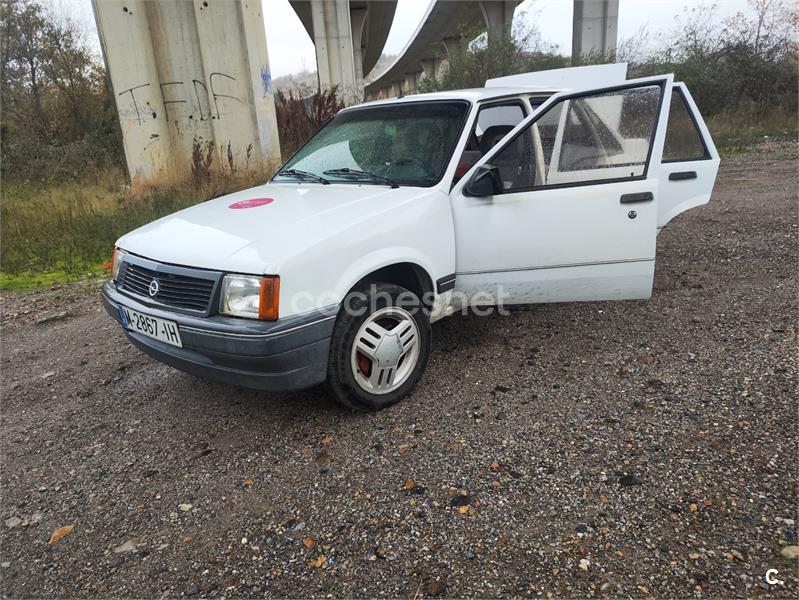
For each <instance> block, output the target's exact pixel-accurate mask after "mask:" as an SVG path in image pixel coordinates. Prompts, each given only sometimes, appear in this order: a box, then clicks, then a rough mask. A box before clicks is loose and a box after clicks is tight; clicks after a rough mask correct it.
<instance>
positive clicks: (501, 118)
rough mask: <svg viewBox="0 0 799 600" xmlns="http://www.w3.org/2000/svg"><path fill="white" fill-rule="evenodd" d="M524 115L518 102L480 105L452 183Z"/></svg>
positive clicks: (506, 133)
mask: <svg viewBox="0 0 799 600" xmlns="http://www.w3.org/2000/svg"><path fill="white" fill-rule="evenodd" d="M524 117H525V114H524V109H523V108H522V106H521V104H519V103H518V102H515V103H512V104H502V105H494V106H484V107H482V108H481V109H480V112H479V113H477V120H476V121H475V124H474V127H473V128H472V132H471V134H470V135H469V140H468V142H467V143H466V148H465V149H464V151H463V154H461V158H460V160H459V161H458V166H457V168H456V169H455V178H454V180H453V183H455V182H456V181H458V180H459V179H460V178H461V177H463V175H464V174H465V173H466V171H468V170H469V169H471V168H472V167H473V166H474V165H475V163H476V162H477V161H478V160H480V159H481V158H482V157H483V156H485V155H486V153H488V151H489V150H491V149H492V148H493V147H494V146H496V145H497V143H498V142H499V141H500V140H501V139H502V138H504V137H505V136H506V135H508V133H509V132H510V131H511V129H513V128H514V127H516V125H518V124H519V123H521V122H522V121H523V120H524Z"/></svg>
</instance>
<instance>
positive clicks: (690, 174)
mask: <svg viewBox="0 0 799 600" xmlns="http://www.w3.org/2000/svg"><path fill="white" fill-rule="evenodd" d="M686 179H696V171H676V172H674V173H669V181H685V180H686Z"/></svg>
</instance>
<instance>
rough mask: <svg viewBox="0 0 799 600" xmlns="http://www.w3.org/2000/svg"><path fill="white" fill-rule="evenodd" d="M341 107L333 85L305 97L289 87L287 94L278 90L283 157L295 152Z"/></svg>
mask: <svg viewBox="0 0 799 600" xmlns="http://www.w3.org/2000/svg"><path fill="white" fill-rule="evenodd" d="M342 108H344V103H343V102H341V101H340V100H339V99H338V96H337V93H336V88H332V89H330V90H325V91H322V92H319V93H316V94H314V95H312V96H309V97H307V98H301V97H300V96H295V95H294V92H293V91H291V90H289V93H288V94H286V93H284V92H283V90H278V91H277V94H275V113H276V115H277V128H278V132H279V133H280V152H281V154H282V155H283V158H284V159H287V158H288V157H289V156H291V155H292V154H294V152H296V151H297V149H298V148H299V147H300V146H302V145H303V144H304V143H305V142H306V141H308V139H309V138H310V137H311V136H312V135H313V134H314V133H316V131H317V130H318V129H319V128H320V127H321V126H322V125H324V124H325V123H326V122H327V121H328V120H329V119H331V118H332V117H333V116H334V115H335V114H336V113H337V112H338V111H340V110H341V109H342Z"/></svg>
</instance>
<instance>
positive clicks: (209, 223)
mask: <svg viewBox="0 0 799 600" xmlns="http://www.w3.org/2000/svg"><path fill="white" fill-rule="evenodd" d="M718 165H719V157H718V153H717V152H716V149H715V147H714V145H713V141H712V140H711V138H710V135H709V134H708V130H707V127H706V126H705V123H704V121H703V120H702V117H701V116H700V114H699V112H698V110H697V108H696V105H695V103H694V101H693V100H692V99H691V95H690V94H689V92H688V90H687V89H686V87H685V85H683V84H682V83H677V82H674V81H673V77H672V76H671V75H663V76H657V77H648V78H644V79H635V80H626V67H625V66H624V65H606V66H600V67H578V68H573V69H561V70H557V71H548V72H541V73H533V74H524V75H516V76H511V77H505V78H501V79H495V80H490V81H488V82H486V86H485V87H484V88H482V89H471V90H459V91H452V92H442V93H433V94H420V95H414V96H408V97H405V98H401V99H392V100H382V101H376V102H369V103H365V104H361V105H359V106H354V107H350V108H347V109H344V110H342V111H340V112H339V113H338V114H337V115H336V116H335V117H334V118H333V119H331V120H330V121H329V122H328V123H327V124H326V125H325V126H324V127H323V128H322V129H321V130H320V131H319V132H318V133H317V134H316V135H315V136H314V137H313V138H311V140H310V141H308V142H307V143H306V144H305V145H304V146H303V147H302V148H301V149H300V150H299V151H298V152H297V153H296V154H294V156H292V157H291V158H290V159H289V160H288V162H286V164H285V165H283V167H282V168H281V169H280V170H279V171H278V172H277V173H276V175H275V176H274V177H273V178H272V179H271V180H270V181H269V182H268V183H267V184H266V185H263V186H260V187H256V188H253V189H249V190H245V191H242V192H238V193H235V194H232V195H229V196H225V197H222V198H217V199H214V200H211V201H208V202H205V203H202V204H199V205H197V206H193V207H191V208H188V209H186V210H182V211H180V212H177V213H175V214H173V215H170V216H167V217H165V218H162V219H160V220H158V221H155V222H153V223H150V224H149V225H146V226H144V227H142V228H140V229H137V230H135V231H133V232H131V233H128V234H127V235H125V236H123V237H122V238H120V239H119V240H118V242H117V244H116V248H115V251H114V259H113V273H112V278H111V280H110V281H108V282H107V283H105V285H104V286H103V289H102V296H103V301H104V305H105V307H106V309H107V311H108V313H109V314H110V315H111V316H112V317H113V318H114V319H116V320H117V321H118V322H119V323H120V324H121V325H122V327H123V329H124V331H125V333H126V335H127V337H128V339H129V340H130V341H131V342H132V343H133V344H135V345H136V346H138V347H139V348H141V349H142V350H143V351H144V352H146V353H147V354H149V355H151V356H153V357H155V358H156V359H158V360H160V361H162V362H164V363H166V364H168V365H171V366H173V367H176V368H178V369H182V370H184V371H187V372H189V373H192V374H194V375H197V376H200V377H206V378H209V379H215V380H218V381H222V382H226V383H229V384H233V385H239V386H245V387H252V388H257V389H263V390H291V389H300V388H306V387H310V386H315V385H317V384H321V383H324V382H327V384H328V387H329V389H330V390H331V391H332V394H333V395H334V396H335V398H336V399H337V400H338V401H339V402H341V403H343V404H345V405H347V406H349V407H352V408H358V409H380V408H384V407H386V406H389V405H391V404H393V403H395V402H397V401H399V400H400V399H401V398H403V397H404V396H406V395H408V394H409V392H410V391H411V390H412V389H413V387H414V386H415V385H416V383H417V382H418V381H419V379H420V377H421V375H422V372H423V371H424V368H425V365H426V364H427V361H428V358H429V356H430V350H431V343H432V340H431V329H430V324H431V323H432V322H434V321H436V320H437V319H441V318H443V317H445V316H447V315H450V314H452V313H453V312H455V311H457V310H460V309H462V308H464V307H465V306H469V305H474V304H495V303H502V304H521V303H536V302H573V301H581V300H623V299H635V298H648V297H649V296H650V295H651V292H652V279H653V274H654V267H655V250H656V241H657V235H658V232H659V230H660V229H661V228H662V227H663V226H665V225H666V224H667V223H668V222H669V221H670V220H671V219H672V218H674V217H675V216H676V215H678V214H679V213H681V212H683V211H685V210H687V209H689V208H692V207H695V206H699V205H701V204H705V203H706V202H708V200H709V198H710V194H711V191H712V188H713V183H714V180H715V177H716V171H717V169H718Z"/></svg>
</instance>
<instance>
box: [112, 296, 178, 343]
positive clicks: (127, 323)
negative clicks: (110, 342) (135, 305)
mask: <svg viewBox="0 0 799 600" xmlns="http://www.w3.org/2000/svg"><path fill="white" fill-rule="evenodd" d="M119 316H120V317H121V318H122V325H123V326H124V327H125V328H126V329H130V330H131V331H135V332H137V333H141V334H142V335H146V336H147V337H151V338H153V339H154V340H158V341H159V342H164V343H165V344H170V345H172V346H177V347H178V348H183V342H181V341H180V332H179V331H178V324H177V323H175V322H174V321H168V320H166V319H159V318H158V317H151V316H150V315H143V314H141V313H138V312H136V311H135V310H131V309H129V308H128V307H127V306H120V307H119Z"/></svg>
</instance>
